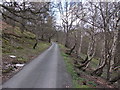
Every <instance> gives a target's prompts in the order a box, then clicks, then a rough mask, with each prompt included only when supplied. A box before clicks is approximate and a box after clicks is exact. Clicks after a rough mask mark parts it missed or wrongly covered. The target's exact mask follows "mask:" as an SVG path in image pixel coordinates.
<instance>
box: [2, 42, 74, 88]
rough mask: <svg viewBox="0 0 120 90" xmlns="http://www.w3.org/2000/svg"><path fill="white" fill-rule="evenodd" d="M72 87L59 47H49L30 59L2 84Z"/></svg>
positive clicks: (12, 86)
mask: <svg viewBox="0 0 120 90" xmlns="http://www.w3.org/2000/svg"><path fill="white" fill-rule="evenodd" d="M66 86H70V87H72V82H71V77H70V76H69V74H68V73H67V71H66V67H65V63H64V61H63V58H62V56H61V55H60V51H59V47H58V45H57V44H56V43H52V45H51V47H50V48H49V49H47V50H46V51H45V52H43V53H42V54H41V55H39V56H38V57H37V58H36V59H34V60H32V61H31V62H30V63H29V64H28V65H26V66H25V67H24V68H23V69H22V70H21V71H20V72H19V73H17V74H16V75H14V76H13V77H12V78H11V79H9V80H8V81H7V82H5V83H4V84H3V86H2V87H3V88H65V87H66Z"/></svg>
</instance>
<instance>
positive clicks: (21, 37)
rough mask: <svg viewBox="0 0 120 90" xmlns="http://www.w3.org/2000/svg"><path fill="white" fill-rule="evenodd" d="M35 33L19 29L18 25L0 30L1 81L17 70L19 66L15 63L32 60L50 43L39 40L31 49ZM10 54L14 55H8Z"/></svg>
mask: <svg viewBox="0 0 120 90" xmlns="http://www.w3.org/2000/svg"><path fill="white" fill-rule="evenodd" d="M35 42H36V41H35V35H34V34H33V33H31V32H28V31H24V32H23V33H21V30H20V29H19V28H18V27H15V28H14V29H13V28H12V27H6V29H4V30H3V32H2V62H3V66H2V74H3V81H4V80H6V78H7V79H8V78H9V77H10V76H11V75H12V73H14V72H17V71H19V70H20V69H19V67H15V64H26V63H27V62H29V61H30V60H33V59H34V58H35V57H37V56H38V55H39V54H40V53H42V52H43V51H44V50H46V49H47V48H48V47H49V46H50V45H51V44H50V43H48V42H43V41H39V43H38V45H37V47H36V49H33V46H34V44H35ZM10 56H15V57H14V58H13V57H10Z"/></svg>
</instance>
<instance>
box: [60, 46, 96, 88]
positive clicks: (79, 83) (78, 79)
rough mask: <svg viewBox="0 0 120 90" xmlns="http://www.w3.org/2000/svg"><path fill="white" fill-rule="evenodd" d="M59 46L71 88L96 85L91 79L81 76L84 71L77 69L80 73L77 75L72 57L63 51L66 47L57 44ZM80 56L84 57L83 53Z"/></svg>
mask: <svg viewBox="0 0 120 90" xmlns="http://www.w3.org/2000/svg"><path fill="white" fill-rule="evenodd" d="M59 46H60V49H61V54H62V56H63V57H64V61H65V63H66V67H67V71H68V72H69V73H70V75H71V76H72V83H73V88H93V87H96V84H95V83H94V82H93V81H90V80H87V78H86V77H83V76H84V74H85V72H83V71H79V72H80V73H81V75H78V73H77V71H76V68H75V67H74V57H71V56H69V55H67V54H66V53H65V51H66V49H67V48H65V47H64V46H63V45H61V44H59ZM82 56H83V57H84V55H82ZM84 84H85V85H84ZM92 90H93V89H92Z"/></svg>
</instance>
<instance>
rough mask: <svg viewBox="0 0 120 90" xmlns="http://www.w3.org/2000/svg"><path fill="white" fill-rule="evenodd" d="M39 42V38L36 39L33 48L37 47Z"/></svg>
mask: <svg viewBox="0 0 120 90" xmlns="http://www.w3.org/2000/svg"><path fill="white" fill-rule="evenodd" d="M37 44H38V40H37V39H36V42H35V44H34V46H33V49H35V48H36V47H37Z"/></svg>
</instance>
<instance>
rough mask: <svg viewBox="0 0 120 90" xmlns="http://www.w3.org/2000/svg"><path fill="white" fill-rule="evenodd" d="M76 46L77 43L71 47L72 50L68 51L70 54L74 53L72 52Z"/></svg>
mask: <svg viewBox="0 0 120 90" xmlns="http://www.w3.org/2000/svg"><path fill="white" fill-rule="evenodd" d="M75 47H76V43H75V45H74V46H73V47H72V48H71V50H70V52H69V53H68V54H69V55H71V54H72V52H73V50H74V49H75Z"/></svg>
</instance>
